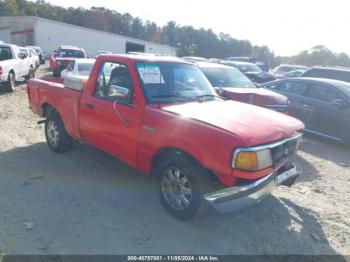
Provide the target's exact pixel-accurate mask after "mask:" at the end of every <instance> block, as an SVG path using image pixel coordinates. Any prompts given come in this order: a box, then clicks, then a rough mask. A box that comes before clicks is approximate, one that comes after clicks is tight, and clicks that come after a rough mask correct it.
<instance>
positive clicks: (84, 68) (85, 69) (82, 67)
mask: <svg viewBox="0 0 350 262" xmlns="http://www.w3.org/2000/svg"><path fill="white" fill-rule="evenodd" d="M93 65H94V64H90V63H84V64H79V65H78V71H79V73H80V74H81V75H88V74H90V72H91V70H92V67H93Z"/></svg>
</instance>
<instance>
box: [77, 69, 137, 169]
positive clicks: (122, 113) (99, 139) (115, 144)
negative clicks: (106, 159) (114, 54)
mask: <svg viewBox="0 0 350 262" xmlns="http://www.w3.org/2000/svg"><path fill="white" fill-rule="evenodd" d="M135 82H136V81H135ZM141 114H142V107H141V106H139V105H138V104H137V103H136V99H135V83H133V81H132V79H131V76H130V70H129V68H128V66H127V65H126V64H122V63H117V62H104V63H103V64H102V65H101V66H100V69H99V73H98V75H97V79H96V83H95V86H94V90H93V93H92V94H87V93H86V92H85V93H84V95H83V96H82V98H81V103H80V132H81V136H82V138H83V140H84V141H85V142H86V143H89V144H91V145H94V146H96V147H98V148H100V149H102V150H104V151H106V152H109V153H110V154H112V155H114V156H116V157H117V158H119V159H121V160H123V161H124V162H126V163H128V164H129V165H131V166H135V162H136V148H137V143H138V131H139V128H140V121H139V119H140V116H141Z"/></svg>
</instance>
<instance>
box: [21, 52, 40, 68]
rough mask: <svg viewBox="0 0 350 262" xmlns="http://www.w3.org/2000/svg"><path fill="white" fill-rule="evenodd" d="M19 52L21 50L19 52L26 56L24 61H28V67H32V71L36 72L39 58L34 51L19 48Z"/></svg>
mask: <svg viewBox="0 0 350 262" xmlns="http://www.w3.org/2000/svg"><path fill="white" fill-rule="evenodd" d="M19 50H21V52H23V53H25V54H26V55H27V58H26V59H28V60H29V63H30V66H31V67H33V68H34V70H36V69H37V67H38V65H39V58H38V56H37V55H36V53H35V51H34V50H32V49H31V48H26V47H20V48H19Z"/></svg>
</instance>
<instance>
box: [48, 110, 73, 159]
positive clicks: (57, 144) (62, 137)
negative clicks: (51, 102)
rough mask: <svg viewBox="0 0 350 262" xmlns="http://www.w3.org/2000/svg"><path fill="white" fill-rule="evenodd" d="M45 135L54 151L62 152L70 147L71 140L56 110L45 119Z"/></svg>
mask: <svg viewBox="0 0 350 262" xmlns="http://www.w3.org/2000/svg"><path fill="white" fill-rule="evenodd" d="M45 137H46V142H47V144H48V146H49V147H50V148H51V150H52V151H54V152H56V153H64V152H67V151H68V150H70V149H71V148H72V144H73V140H72V138H71V137H70V136H69V135H68V134H67V131H66V130H65V128H64V125H63V122H62V120H61V117H60V116H59V114H58V113H57V112H53V113H52V114H50V115H49V116H48V117H47V119H46V122H45Z"/></svg>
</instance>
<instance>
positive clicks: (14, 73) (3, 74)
mask: <svg viewBox="0 0 350 262" xmlns="http://www.w3.org/2000/svg"><path fill="white" fill-rule="evenodd" d="M34 75H35V72H34V68H33V67H31V65H30V61H29V59H27V55H26V53H24V52H21V51H20V49H19V47H18V46H15V45H10V44H0V84H4V86H5V89H6V90H7V91H8V92H13V91H14V90H15V86H16V81H20V80H21V79H22V78H25V79H29V78H32V77H33V76H34Z"/></svg>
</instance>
